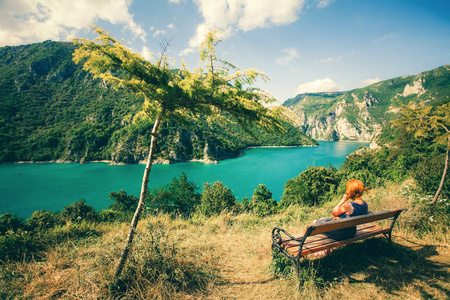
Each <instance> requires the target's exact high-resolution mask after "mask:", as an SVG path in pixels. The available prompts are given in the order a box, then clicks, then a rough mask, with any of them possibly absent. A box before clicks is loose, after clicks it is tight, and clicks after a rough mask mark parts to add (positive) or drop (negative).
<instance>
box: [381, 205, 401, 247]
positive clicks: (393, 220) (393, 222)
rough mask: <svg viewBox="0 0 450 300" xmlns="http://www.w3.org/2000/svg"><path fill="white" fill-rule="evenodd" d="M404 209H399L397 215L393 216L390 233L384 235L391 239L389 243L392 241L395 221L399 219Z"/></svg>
mask: <svg viewBox="0 0 450 300" xmlns="http://www.w3.org/2000/svg"><path fill="white" fill-rule="evenodd" d="M401 212H402V210H400V211H398V212H397V213H396V214H395V216H394V217H393V218H392V223H391V228H390V230H389V232H388V233H384V236H385V237H386V238H387V239H388V240H389V243H392V229H393V228H394V224H395V221H396V220H397V218H398V216H399V215H400V213H401Z"/></svg>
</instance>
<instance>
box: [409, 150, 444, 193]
mask: <svg viewBox="0 0 450 300" xmlns="http://www.w3.org/2000/svg"><path fill="white" fill-rule="evenodd" d="M444 160H445V158H444V156H443V155H432V156H425V157H423V158H422V159H421V161H420V162H419V163H417V165H415V166H414V168H413V169H412V170H411V176H412V177H413V178H414V179H415V180H416V184H417V186H418V187H419V188H420V189H421V190H422V191H423V192H424V193H426V194H429V195H434V194H435V193H436V191H437V189H438V187H439V184H440V182H441V179H442V171H443V169H444V163H443V162H444ZM441 197H442V198H448V197H450V176H449V174H447V176H446V180H445V182H444V186H443V189H442V192H441Z"/></svg>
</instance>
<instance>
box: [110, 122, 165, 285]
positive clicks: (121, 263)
mask: <svg viewBox="0 0 450 300" xmlns="http://www.w3.org/2000/svg"><path fill="white" fill-rule="evenodd" d="M161 119H162V117H161V116H158V117H157V118H156V121H155V124H154V125H153V129H152V138H151V143H150V151H149V154H148V159H147V165H146V167H145V171H144V177H143V178H142V187H141V195H140V197H139V204H138V206H137V208H136V211H135V213H134V216H133V220H132V221H131V225H130V230H129V231H128V236H127V241H126V243H125V246H124V248H123V250H122V254H121V255H120V260H119V263H118V264H117V268H116V273H115V275H114V279H115V280H116V279H117V278H118V277H119V276H120V274H121V273H122V269H123V267H124V266H125V262H126V260H127V257H128V252H129V251H130V248H131V244H132V242H133V237H134V233H135V231H136V227H137V224H138V221H139V217H140V216H141V212H142V209H143V208H144V204H145V198H146V197H147V188H148V180H149V176H150V171H151V169H152V164H153V154H154V152H155V146H156V138H157V133H158V130H159V125H161Z"/></svg>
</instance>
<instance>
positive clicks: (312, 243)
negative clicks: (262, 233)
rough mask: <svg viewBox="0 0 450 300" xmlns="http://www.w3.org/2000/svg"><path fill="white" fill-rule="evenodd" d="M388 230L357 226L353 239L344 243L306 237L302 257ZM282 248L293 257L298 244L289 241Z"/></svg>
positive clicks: (319, 236) (371, 226) (321, 235)
mask: <svg viewBox="0 0 450 300" xmlns="http://www.w3.org/2000/svg"><path fill="white" fill-rule="evenodd" d="M389 230H390V229H389V228H385V229H383V228H381V227H380V226H378V225H376V224H373V223H369V224H363V225H360V226H358V227H357V232H356V235H355V236H354V237H353V238H351V239H348V240H346V241H336V240H334V239H331V238H329V237H327V236H326V235H325V234H320V235H315V236H312V237H308V238H307V240H306V241H305V244H304V245H303V251H302V256H303V255H306V254H309V253H314V252H317V251H322V250H325V249H329V248H334V247H337V246H340V245H345V244H348V243H351V242H354V241H357V240H360V239H365V238H367V237H370V236H374V235H377V234H381V233H386V232H389ZM282 246H283V248H284V249H285V250H287V251H288V252H289V253H290V254H291V255H295V254H296V253H297V252H298V251H299V246H300V243H299V242H298V241H295V240H290V241H285V242H283V243H282Z"/></svg>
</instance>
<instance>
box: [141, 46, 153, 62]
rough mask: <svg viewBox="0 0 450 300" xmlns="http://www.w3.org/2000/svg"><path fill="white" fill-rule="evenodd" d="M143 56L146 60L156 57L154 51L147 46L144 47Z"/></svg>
mask: <svg viewBox="0 0 450 300" xmlns="http://www.w3.org/2000/svg"><path fill="white" fill-rule="evenodd" d="M141 56H142V57H143V58H144V59H146V60H151V59H152V58H153V57H154V55H153V53H152V52H151V51H150V49H149V48H148V47H146V46H143V47H142V51H141Z"/></svg>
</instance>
